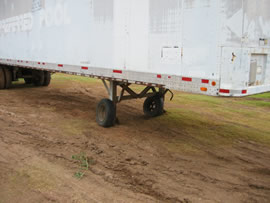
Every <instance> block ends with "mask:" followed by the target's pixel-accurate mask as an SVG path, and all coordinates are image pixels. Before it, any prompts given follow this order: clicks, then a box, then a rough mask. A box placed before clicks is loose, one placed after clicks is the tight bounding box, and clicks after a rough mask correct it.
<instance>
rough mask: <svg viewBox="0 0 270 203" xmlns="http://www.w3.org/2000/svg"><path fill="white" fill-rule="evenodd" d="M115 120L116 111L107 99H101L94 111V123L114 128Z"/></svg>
mask: <svg viewBox="0 0 270 203" xmlns="http://www.w3.org/2000/svg"><path fill="white" fill-rule="evenodd" d="M115 120H116V109H115V106H114V104H113V102H112V101H111V100H109V99H102V100H101V101H100V102H99V103H98V105H97V109H96V121H97V123H98V125H100V126H102V127H105V128H109V127H112V126H114V124H115Z"/></svg>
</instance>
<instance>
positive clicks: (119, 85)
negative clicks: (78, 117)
mask: <svg viewBox="0 0 270 203" xmlns="http://www.w3.org/2000/svg"><path fill="white" fill-rule="evenodd" d="M102 82H103V84H104V86H105V88H106V90H107V92H108V95H109V99H102V100H101V101H100V102H99V103H98V105H97V109H96V121H97V123H98V124H99V125H100V126H102V127H112V126H114V124H115V122H116V106H117V103H120V102H121V101H124V100H131V99H142V98H145V97H146V100H145V102H144V105H143V111H144V114H145V115H146V116H148V117H157V116H161V115H162V114H163V113H164V100H165V95H166V93H167V92H170V93H171V94H172V97H171V100H172V98H173V93H172V92H171V91H170V90H169V89H165V88H158V90H157V89H156V88H155V87H152V86H146V87H145V88H144V89H143V90H142V91H141V92H140V93H136V92H135V91H133V90H132V89H131V88H130V86H131V84H130V83H125V82H118V81H111V80H110V81H108V83H109V84H108V83H107V82H106V81H105V80H102ZM118 89H120V90H121V91H120V94H119V95H118V91H117V90H118Z"/></svg>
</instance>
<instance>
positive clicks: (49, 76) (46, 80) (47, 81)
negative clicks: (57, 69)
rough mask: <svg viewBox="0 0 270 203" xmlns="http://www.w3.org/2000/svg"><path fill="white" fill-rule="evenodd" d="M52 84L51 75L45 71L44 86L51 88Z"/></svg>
mask: <svg viewBox="0 0 270 203" xmlns="http://www.w3.org/2000/svg"><path fill="white" fill-rule="evenodd" d="M50 83H51V73H50V72H49V71H44V83H43V86H49V85H50Z"/></svg>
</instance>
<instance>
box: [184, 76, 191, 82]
mask: <svg viewBox="0 0 270 203" xmlns="http://www.w3.org/2000/svg"><path fill="white" fill-rule="evenodd" d="M182 80H183V81H186V82H192V78H185V77H183V78H182Z"/></svg>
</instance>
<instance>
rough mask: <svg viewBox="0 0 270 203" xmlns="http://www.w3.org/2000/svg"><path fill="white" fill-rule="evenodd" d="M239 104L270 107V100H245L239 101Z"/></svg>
mask: <svg viewBox="0 0 270 203" xmlns="http://www.w3.org/2000/svg"><path fill="white" fill-rule="evenodd" d="M262 98H263V97H262ZM238 103H239V104H242V105H249V106H255V107H268V108H270V100H269V101H264V100H257V99H256V100H255V99H254V100H244V101H240V102H238Z"/></svg>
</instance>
